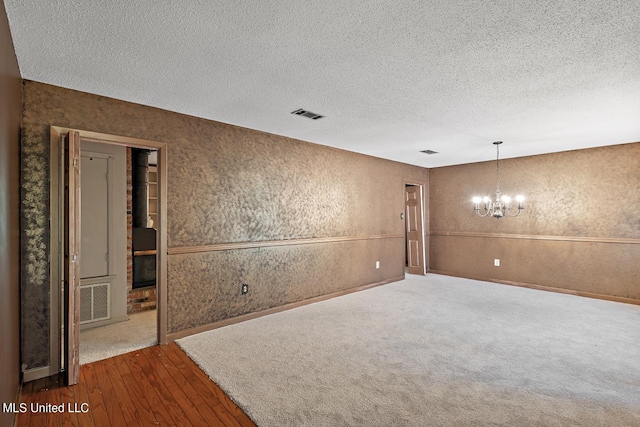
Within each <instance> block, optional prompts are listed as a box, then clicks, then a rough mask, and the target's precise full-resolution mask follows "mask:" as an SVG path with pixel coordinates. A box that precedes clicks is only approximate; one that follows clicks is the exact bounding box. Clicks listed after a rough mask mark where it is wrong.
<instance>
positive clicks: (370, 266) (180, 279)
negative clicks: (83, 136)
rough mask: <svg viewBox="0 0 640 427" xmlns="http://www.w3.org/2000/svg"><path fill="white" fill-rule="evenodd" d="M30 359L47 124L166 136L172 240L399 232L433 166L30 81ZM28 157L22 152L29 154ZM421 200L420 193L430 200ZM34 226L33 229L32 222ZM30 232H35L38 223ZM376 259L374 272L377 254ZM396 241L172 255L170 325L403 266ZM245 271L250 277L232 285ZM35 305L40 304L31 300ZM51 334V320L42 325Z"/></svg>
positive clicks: (398, 272)
mask: <svg viewBox="0 0 640 427" xmlns="http://www.w3.org/2000/svg"><path fill="white" fill-rule="evenodd" d="M24 108H25V112H24V124H23V126H24V136H23V158H24V160H23V171H24V176H23V180H24V181H25V184H26V185H27V186H28V191H27V193H28V194H29V196H30V198H29V199H28V200H26V201H25V202H24V205H23V219H24V221H25V241H24V242H23V259H33V260H35V261H34V263H33V267H32V268H31V270H30V271H28V272H27V274H26V275H27V277H26V278H25V279H24V280H23V286H25V287H27V288H29V291H30V292H31V294H32V295H35V297H36V298H35V300H34V301H35V302H36V303H34V302H33V301H32V302H30V301H24V300H23V310H24V309H25V308H26V311H27V313H25V316H23V319H24V321H25V323H26V326H25V327H24V328H23V330H25V334H26V335H25V336H24V337H23V351H24V353H25V355H24V357H25V358H29V359H30V360H31V361H32V362H36V363H39V364H46V363H48V355H46V354H44V353H43V352H42V351H39V350H41V349H42V348H43V347H44V348H46V345H47V341H46V340H47V336H48V335H46V334H45V333H44V332H43V333H41V332H34V333H31V332H28V331H27V329H29V330H30V328H31V327H37V326H38V323H37V322H38V320H33V321H30V320H29V316H30V315H31V314H33V315H34V316H36V317H37V316H38V315H39V314H40V313H42V312H44V311H45V310H46V307H47V305H48V301H49V300H48V294H46V293H45V292H40V291H39V289H43V287H46V286H47V281H48V275H47V274H46V269H47V265H46V258H43V257H42V254H41V252H40V249H41V248H45V250H44V251H45V252H46V251H47V250H48V249H46V248H47V245H48V241H47V239H48V233H49V231H48V229H46V227H47V225H46V221H45V222H44V227H45V228H44V230H42V233H41V232H40V231H41V228H40V225H41V224H43V222H42V221H43V219H44V218H48V206H47V204H48V187H47V186H48V183H47V181H48V176H47V173H48V172H47V171H48V169H47V170H45V171H44V172H45V174H44V175H43V174H40V173H39V171H38V170H34V171H31V168H30V167H29V166H30V165H31V163H35V161H36V160H39V161H41V162H43V164H45V165H46V167H47V168H48V152H47V149H48V145H49V126H50V125H57V126H65V127H71V128H77V129H83V130H90V131H95V132H102V133H107V134H114V135H122V136H128V137H135V138H143V139H148V140H155V141H160V142H166V143H167V144H168V149H167V153H168V200H167V201H168V236H167V237H168V244H169V249H170V251H171V249H176V248H180V247H188V246H199V245H212V244H219V243H235V242H262V241H281V240H290V239H303V238H304V239H307V238H332V237H344V236H355V235H357V236H380V235H399V234H400V235H401V234H402V233H403V222H402V221H401V219H400V213H401V212H403V210H404V208H403V191H404V179H413V180H420V181H424V182H428V170H426V169H424V168H418V167H414V166H408V165H404V164H400V163H395V162H391V161H386V160H381V159H377V158H373V157H368V156H363V155H360V154H355V153H350V152H346V151H341V150H336V149H332V148H328V147H323V146H319V145H315V144H310V143H306V142H302V141H298V140H293V139H290V138H284V137H280V136H276V135H271V134H266V133H263V132H258V131H253V130H249V129H244V128H239V127H236V126H231V125H226V124H223V123H218V122H213V121H208V120H203V119H197V118H194V117H189V116H185V115H180V114H176V113H171V112H167V111H163V110H159V109H155V108H150V107H144V106H141V105H136V104H131V103H126V102H122V101H117V100H113V99H109V98H105V97H100V96H95V95H89V94H85V93H81V92H76V91H71V90H67V89H62V88H58V87H54V86H49V85H44V84H41V83H35V82H29V81H27V82H25V107H24ZM27 162H28V163H27ZM425 202H426V203H428V200H425ZM30 231H31V232H30ZM33 231H36V232H33ZM377 260H380V262H381V266H380V269H379V270H376V269H375V261H377ZM403 263H404V240H403V239H402V238H397V237H396V238H391V237H389V238H382V239H371V240H358V241H350V242H333V243H313V244H308V245H295V246H279V247H270V248H269V247H264V248H254V249H237V250H228V251H216V252H207V253H196V254H174V255H170V256H169V258H168V268H169V283H168V299H169V301H168V302H169V312H168V319H169V332H177V331H180V330H183V329H185V328H190V327H196V326H200V325H203V324H207V323H210V322H214V321H218V320H222V319H225V318H228V317H232V316H236V315H240V314H246V313H252V312H256V311H259V310H263V309H266V308H272V307H277V306H280V305H282V304H286V303H289V302H294V301H300V300H303V299H307V298H311V297H314V296H318V295H323V294H328V293H331V292H334V291H341V290H346V289H350V288H354V287H357V286H360V285H364V284H369V283H374V282H378V281H383V280H387V279H390V278H394V277H398V276H402V274H403V272H404V270H403ZM243 282H246V283H248V284H249V285H250V292H249V294H248V295H246V296H244V297H243V296H241V295H240V286H241V284H242V283H243ZM34 304H35V305H36V306H34ZM47 334H48V332H47Z"/></svg>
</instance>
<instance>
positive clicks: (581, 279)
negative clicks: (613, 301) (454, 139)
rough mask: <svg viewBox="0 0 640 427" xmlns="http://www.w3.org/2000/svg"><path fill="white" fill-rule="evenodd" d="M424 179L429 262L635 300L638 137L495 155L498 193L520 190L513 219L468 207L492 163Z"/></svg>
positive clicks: (639, 230)
mask: <svg viewBox="0 0 640 427" xmlns="http://www.w3.org/2000/svg"><path fill="white" fill-rule="evenodd" d="M430 179H431V181H430V198H431V203H430V214H431V224H430V231H431V232H432V233H434V235H431V236H430V239H431V244H430V262H431V263H430V266H429V267H430V269H431V270H435V271H442V272H446V273H450V274H455V275H459V276H463V277H476V278H486V279H497V280H508V281H514V282H521V283H525V284H533V285H542V286H549V287H556V288H562V289H568V290H574V291H581V292H589V293H595V294H600V295H606V296H615V297H624V298H633V299H640V262H638V260H640V244H634V243H640V241H638V240H637V239H640V210H638V209H637V207H638V206H640V143H632V144H622V145H614V146H608V147H600V148H593V149H586V150H577V151H568V152H562V153H554V154H546V155H540V156H531V157H522V158H516V159H506V160H501V161H500V182H501V185H500V188H501V190H502V192H503V193H505V194H510V195H513V196H515V192H516V191H517V192H519V193H522V194H524V195H525V196H526V197H527V200H526V202H525V203H526V204H525V207H526V209H525V211H524V213H523V214H522V215H521V216H520V217H517V218H506V219H501V220H496V219H493V218H478V217H476V216H475V215H474V214H473V210H472V206H473V205H472V202H471V198H472V197H473V196H474V195H476V194H480V195H485V194H487V195H492V192H494V191H495V162H483V163H475V164H469V165H460V166H451V167H444V168H436V169H431V170H430ZM445 232H454V233H461V234H462V235H453V236H451V235H450V236H447V235H443V233H445ZM473 233H483V234H484V233H489V234H491V235H492V236H486V237H482V236H481V237H478V236H473V235H472V234H473ZM500 234H507V235H512V237H522V238H504V237H501V236H498V235H500ZM513 235H522V236H513ZM528 236H532V237H529V238H527V237H528ZM539 236H558V237H559V238H558V239H557V240H536V239H535V237H539ZM587 237H594V238H596V239H594V240H597V238H602V239H633V240H632V241H629V242H627V243H612V242H609V243H599V242H597V241H595V242H594V241H579V240H580V239H581V238H587ZM563 239H566V240H569V241H563ZM572 239H573V240H574V241H571V240H572ZM494 258H500V259H501V261H502V266H501V267H494V266H493V259H494Z"/></svg>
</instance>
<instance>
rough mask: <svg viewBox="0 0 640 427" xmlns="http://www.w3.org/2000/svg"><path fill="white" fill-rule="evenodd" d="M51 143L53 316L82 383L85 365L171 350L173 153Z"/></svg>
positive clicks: (55, 139)
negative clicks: (153, 349)
mask: <svg viewBox="0 0 640 427" xmlns="http://www.w3.org/2000/svg"><path fill="white" fill-rule="evenodd" d="M51 142H52V145H51V147H52V159H54V158H56V157H55V156H57V158H58V161H55V162H54V161H52V189H53V187H54V180H55V184H56V187H57V188H56V189H55V190H56V191H55V195H54V192H52V229H53V228H54V227H53V224H54V223H55V224H56V233H55V234H56V236H55V237H54V236H52V251H51V252H52V266H54V265H55V266H56V268H53V267H52V288H53V289H56V293H58V295H59V299H58V302H57V306H55V305H54V304H55V302H54V301H52V310H56V312H57V319H58V321H59V325H60V328H59V329H58V331H59V335H58V338H57V343H58V344H59V347H58V352H57V354H58V358H59V362H60V363H59V366H60V370H61V371H66V374H67V375H66V376H67V379H68V383H69V384H74V383H76V382H77V381H78V372H79V365H80V364H83V363H89V362H92V361H95V360H100V359H104V358H107V357H112V356H115V355H117V354H122V353H125V352H128V351H133V350H135V349H137V348H142V347H145V346H150V345H153V344H156V343H161V344H164V343H166V292H165V287H164V286H165V284H166V256H165V254H166V201H165V195H166V145H165V144H163V143H157V142H153V141H143V140H138V139H132V138H126V137H116V136H111V135H104V134H97V133H93V132H86V131H76V130H68V129H64V128H58V127H52V128H51ZM150 159H151V162H150V161H149V160H150ZM54 163H55V167H54ZM142 164H143V165H142ZM143 190H144V191H143ZM54 199H55V200H54ZM54 202H55V203H54ZM54 204H55V206H54ZM54 238H55V243H54ZM56 246H57V247H56ZM56 249H57V250H56ZM54 255H55V256H54ZM54 258H55V259H54ZM136 258H139V259H138V260H137V259H136ZM54 282H55V283H57V285H54ZM60 285H62V286H60ZM56 286H57V287H56ZM156 307H157V310H156ZM52 329H54V328H52ZM52 354H53V350H52ZM54 360H55V358H54Z"/></svg>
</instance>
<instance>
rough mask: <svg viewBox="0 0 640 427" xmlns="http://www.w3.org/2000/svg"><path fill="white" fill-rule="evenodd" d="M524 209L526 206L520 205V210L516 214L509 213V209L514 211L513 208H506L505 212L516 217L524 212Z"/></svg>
mask: <svg viewBox="0 0 640 427" xmlns="http://www.w3.org/2000/svg"><path fill="white" fill-rule="evenodd" d="M523 210H524V206H518V212H516V213H515V214H512V213H509V211H513V209H512V208H509V209H505V211H504V214H505V215H507V216H510V217H515V216H518V215H520V214H521V213H522V211H523Z"/></svg>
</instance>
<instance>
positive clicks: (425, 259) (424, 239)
mask: <svg viewBox="0 0 640 427" xmlns="http://www.w3.org/2000/svg"><path fill="white" fill-rule="evenodd" d="M407 185H415V186H418V187H420V203H421V204H422V205H421V209H420V211H421V215H422V218H421V221H422V234H421V235H420V239H421V240H422V260H423V266H422V267H423V270H422V273H423V274H427V271H428V268H427V263H428V261H429V257H428V253H429V251H428V250H427V244H428V239H427V235H428V232H429V231H428V230H427V225H428V224H429V221H428V218H429V212H428V211H427V209H428V206H429V204H428V199H427V193H426V190H427V188H428V187H427V182H426V181H425V180H422V179H411V178H405V179H404V181H403V183H402V212H403V215H402V218H403V222H402V226H403V234H404V249H403V250H404V252H405V255H404V257H403V259H406V257H407V218H406V207H405V205H406V201H405V188H406V187H407ZM404 267H405V265H404V263H403V265H402V271H404Z"/></svg>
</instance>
